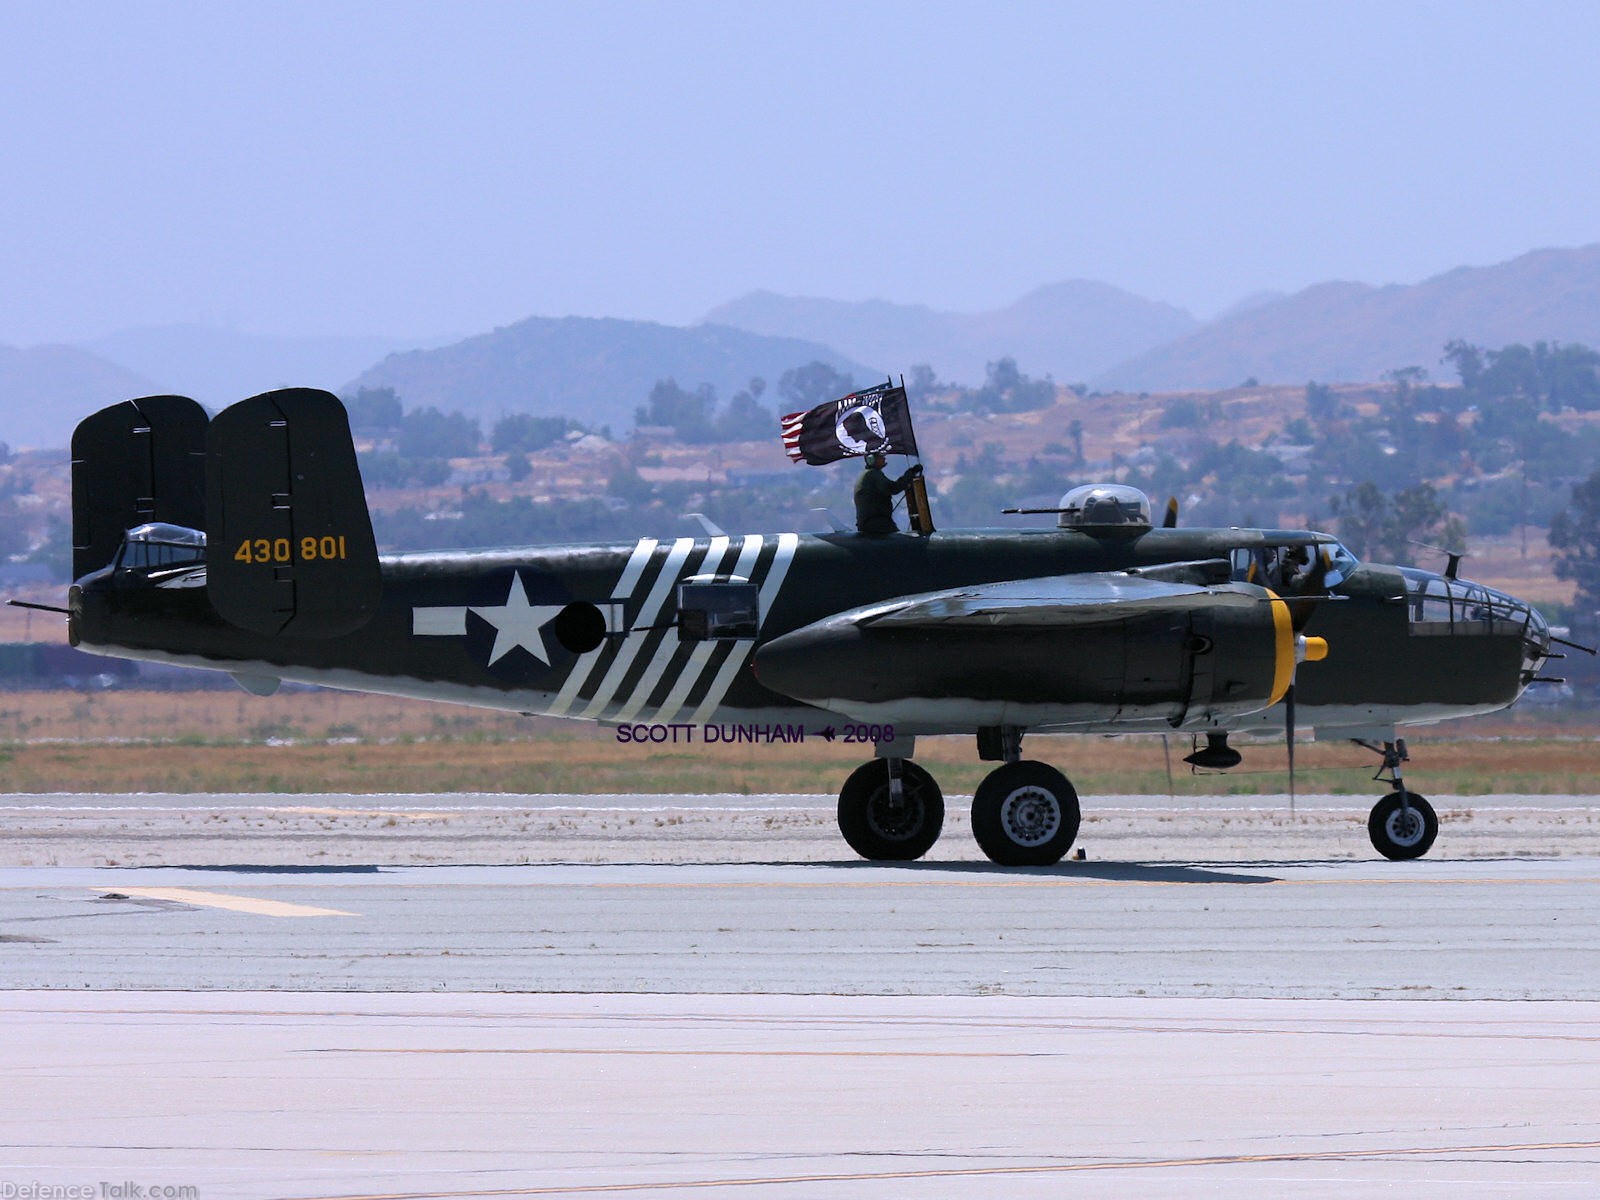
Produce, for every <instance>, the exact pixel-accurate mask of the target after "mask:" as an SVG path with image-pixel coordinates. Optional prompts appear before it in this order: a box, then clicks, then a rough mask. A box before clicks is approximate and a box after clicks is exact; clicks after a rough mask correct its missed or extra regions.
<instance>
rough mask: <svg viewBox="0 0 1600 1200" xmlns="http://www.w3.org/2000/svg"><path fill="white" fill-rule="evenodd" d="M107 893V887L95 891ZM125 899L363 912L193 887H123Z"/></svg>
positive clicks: (272, 911)
mask: <svg viewBox="0 0 1600 1200" xmlns="http://www.w3.org/2000/svg"><path fill="white" fill-rule="evenodd" d="M94 890H95V891H97V892H104V891H105V889H104V888H95V889H94ZM121 891H122V894H123V895H125V896H138V897H139V898H140V899H143V900H172V901H175V902H176V903H179V904H195V905H198V906H200V907H201V908H225V909H228V910H229V911H230V912H242V913H254V914H255V915H256V916H258V917H355V916H360V914H359V913H353V912H345V911H344V910H343V909H338V908H315V907H313V906H312V905H309V904H290V903H289V902H288V901H286V900H260V899H257V898H255V897H253V896H229V895H226V894H224V893H222V892H198V891H195V890H194V889H193V888H159V887H130V888H122V889H121Z"/></svg>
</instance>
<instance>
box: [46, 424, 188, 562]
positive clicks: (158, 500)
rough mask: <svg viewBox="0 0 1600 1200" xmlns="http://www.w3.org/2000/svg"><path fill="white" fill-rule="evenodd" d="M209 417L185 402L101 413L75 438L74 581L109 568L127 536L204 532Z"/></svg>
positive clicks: (74, 434)
mask: <svg viewBox="0 0 1600 1200" xmlns="http://www.w3.org/2000/svg"><path fill="white" fill-rule="evenodd" d="M208 422H209V418H208V417H207V416H206V410H205V409H203V408H201V407H200V405H198V404H196V403H195V402H194V401H193V400H191V399H189V398H188V397H187V396H142V397H140V398H139V399H136V400H124V401H123V402H122V403H121V404H113V405H111V406H110V407H109V408H103V409H101V410H100V411H99V412H97V413H94V414H93V415H91V416H88V417H85V418H84V419H83V420H82V421H80V422H79V423H78V427H77V428H76V429H75V430H74V431H73V433H72V575H73V578H74V579H80V578H82V577H83V576H85V575H87V574H89V573H90V572H91V571H98V570H99V569H100V568H101V567H104V566H108V565H110V563H111V560H112V558H113V556H115V554H116V552H117V547H118V546H119V545H121V543H122V535H123V533H124V532H126V531H127V530H129V529H132V528H134V527H135V526H137V525H144V524H146V523H148V522H151V521H165V522H167V523H169V524H172V525H184V526H187V527H188V528H190V529H201V528H204V526H205V504H206V499H205V478H206V476H205V470H206V468H205V452H206V425H207V423H208Z"/></svg>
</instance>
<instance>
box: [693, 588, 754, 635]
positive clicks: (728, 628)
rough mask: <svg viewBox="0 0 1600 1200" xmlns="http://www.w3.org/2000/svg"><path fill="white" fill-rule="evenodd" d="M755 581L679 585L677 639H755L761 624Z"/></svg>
mask: <svg viewBox="0 0 1600 1200" xmlns="http://www.w3.org/2000/svg"><path fill="white" fill-rule="evenodd" d="M758 595H759V592H758V589H757V588H756V585H755V584H753V583H685V584H682V585H681V586H680V587H679V588H678V639H679V640H680V641H685V642H704V641H712V640H721V639H730V638H753V637H755V636H756V626H757V625H758V624H759V612H758V605H759V600H758V598H757V597H758Z"/></svg>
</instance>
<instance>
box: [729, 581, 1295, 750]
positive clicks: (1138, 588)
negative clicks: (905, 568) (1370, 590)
mask: <svg viewBox="0 0 1600 1200" xmlns="http://www.w3.org/2000/svg"><path fill="white" fill-rule="evenodd" d="M1312 641H1313V644H1312V645H1311V646H1310V647H1309V652H1308V648H1307V647H1306V646H1305V644H1304V640H1303V639H1297V638H1296V636H1295V634H1294V631H1293V627H1292V623H1291V620H1290V614H1289V610H1288V606H1287V605H1286V604H1285V603H1284V602H1283V601H1282V600H1280V599H1278V598H1277V597H1276V596H1274V595H1273V594H1272V593H1271V592H1269V591H1267V590H1266V589H1264V588H1259V587H1255V586H1253V585H1250V584H1223V585H1219V586H1212V587H1197V586H1190V585H1182V584H1171V583H1163V582H1158V581H1155V580H1149V579H1131V578H1129V577H1120V578H1115V579H1109V580H1108V579H1107V577H1105V576H1101V577H1098V578H1096V579H1088V578H1086V577H1081V576H1080V577H1067V578H1066V579H1065V580H1061V579H1056V580H1019V581H1015V582H1010V583H1001V584H990V585H986V586H982V587H977V588H966V589H954V590H951V591H948V592H934V593H928V594H925V595H921V596H909V597H903V598H900V599H897V600H894V601H891V602H888V603H885V604H879V605H871V606H867V607H865V608H858V609H853V610H851V611H848V612H843V613H839V614H837V615H836V616H832V617H829V618H827V619H826V620H823V621H818V622H816V623H815V624H812V625H808V626H805V627H804V628H802V629H798V630H795V631H794V632H792V633H789V634H786V635H784V636H783V637H780V638H777V639H775V640H774V641H772V642H770V643H768V644H767V645H765V646H763V647H762V648H761V649H760V650H759V651H758V652H757V654H756V658H755V671H756V676H757V678H759V679H760V681H761V682H762V684H763V685H765V686H766V687H768V688H771V689H772V690H774V691H777V692H781V693H782V694H784V695H786V696H789V697H792V698H793V699H796V700H800V701H803V702H804V703H807V704H813V705H817V706H819V707H822V708H826V709H829V710H832V711H835V712H838V713H841V714H844V715H846V716H849V717H851V718H854V719H860V720H867V719H871V720H873V721H882V722H893V723H895V724H899V725H902V726H906V727H916V728H924V729H930V730H931V729H935V728H948V729H971V728H975V727H978V726H984V725H1025V726H1028V727H1032V728H1039V727H1052V726H1053V727H1074V726H1076V727H1108V728H1109V727H1118V726H1122V727H1134V726H1140V727H1145V728H1151V727H1155V726H1165V727H1168V728H1172V729H1205V728H1208V727H1211V726H1213V725H1215V724H1216V723H1217V722H1219V721H1223V720H1226V719H1227V718H1230V717H1235V716H1239V715H1243V714H1246V713H1252V712H1258V711H1260V710H1261V709H1264V708H1267V707H1269V706H1271V705H1273V704H1275V703H1277V702H1278V701H1279V700H1280V699H1282V697H1283V695H1284V693H1285V691H1286V690H1287V689H1288V687H1289V683H1290V681H1291V680H1292V678H1293V673H1294V667H1295V662H1296V658H1297V657H1312V658H1318V657H1321V655H1322V653H1323V651H1324V650H1325V647H1324V646H1322V645H1321V644H1320V643H1317V642H1316V640H1315V639H1313V640H1312Z"/></svg>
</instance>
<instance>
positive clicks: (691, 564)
mask: <svg viewBox="0 0 1600 1200" xmlns="http://www.w3.org/2000/svg"><path fill="white" fill-rule="evenodd" d="M706 550H707V543H706V542H705V540H704V539H697V540H696V541H695V545H694V548H693V549H691V550H690V551H689V556H688V558H686V559H685V560H684V561H683V562H682V564H680V565H679V566H678V567H677V568H675V570H674V573H673V574H672V575H670V576H666V577H665V578H666V586H667V598H666V600H665V601H663V602H662V605H661V609H660V611H659V612H658V613H657V614H656V618H655V620H654V621H652V622H651V623H650V625H649V626H648V627H647V628H646V629H645V631H644V632H642V633H641V634H640V635H639V646H638V649H637V650H636V651H635V653H634V658H633V663H632V665H631V666H629V668H628V669H627V670H626V671H625V672H623V674H622V677H621V678H620V679H619V680H618V681H617V685H616V687H615V688H614V689H613V690H612V693H611V697H610V699H609V700H607V702H606V706H605V708H603V709H602V710H601V712H600V720H602V721H614V720H616V719H617V714H618V712H619V711H620V710H621V708H622V706H623V705H624V704H626V703H628V701H629V700H630V698H632V696H633V694H634V691H635V689H637V688H638V686H639V684H640V683H641V681H642V680H643V679H644V677H645V675H646V673H647V672H648V671H649V670H650V667H651V664H653V663H654V662H655V660H656V655H657V653H658V652H659V653H665V654H666V655H668V657H669V658H670V656H671V655H672V654H673V653H674V652H675V650H676V648H677V647H678V646H679V645H680V643H679V641H678V636H677V627H678V622H677V595H676V592H677V589H678V587H679V586H680V585H681V584H682V583H683V581H684V580H685V579H687V578H689V577H690V576H692V575H699V574H701V573H702V571H703V566H702V564H703V563H704V561H705V558H706ZM662 571H663V572H665V571H666V567H665V566H664V565H663V567H662ZM662 579H663V576H662V575H658V576H657V577H656V583H655V584H652V585H651V586H652V589H653V588H654V587H655V586H657V585H659V584H660V583H661V581H662Z"/></svg>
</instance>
